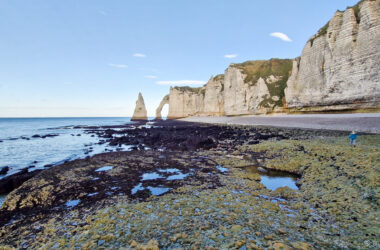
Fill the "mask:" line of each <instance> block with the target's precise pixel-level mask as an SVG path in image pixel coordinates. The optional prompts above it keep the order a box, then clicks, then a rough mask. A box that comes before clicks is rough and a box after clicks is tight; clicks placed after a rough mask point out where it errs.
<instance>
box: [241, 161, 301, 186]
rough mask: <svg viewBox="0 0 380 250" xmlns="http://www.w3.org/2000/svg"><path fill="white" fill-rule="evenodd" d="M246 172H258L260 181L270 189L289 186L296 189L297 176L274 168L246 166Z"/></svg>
mask: <svg viewBox="0 0 380 250" xmlns="http://www.w3.org/2000/svg"><path fill="white" fill-rule="evenodd" d="M247 170H248V172H250V173H256V174H259V175H260V177H261V181H260V182H261V183H262V184H263V185H264V186H265V187H266V188H267V189H271V190H276V189H277V188H280V187H289V188H291V189H294V190H298V187H297V185H296V182H297V178H298V176H296V175H293V174H290V173H287V172H283V171H276V170H267V171H265V172H264V171H261V170H259V169H258V168H257V167H255V166H252V167H248V168H247Z"/></svg>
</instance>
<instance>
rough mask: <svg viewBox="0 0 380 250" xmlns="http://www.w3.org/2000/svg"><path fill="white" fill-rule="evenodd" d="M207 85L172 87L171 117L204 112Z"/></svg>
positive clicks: (170, 97)
mask: <svg viewBox="0 0 380 250" xmlns="http://www.w3.org/2000/svg"><path fill="white" fill-rule="evenodd" d="M204 97H205V87H202V88H190V87H172V88H170V93H169V113H168V118H169V119H178V118H183V117H188V116H193V115H198V114H200V113H202V111H203V107H204V99H205V98H204Z"/></svg>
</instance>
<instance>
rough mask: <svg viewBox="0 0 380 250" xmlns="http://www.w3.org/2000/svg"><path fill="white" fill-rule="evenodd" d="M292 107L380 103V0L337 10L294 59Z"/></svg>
mask: <svg viewBox="0 0 380 250" xmlns="http://www.w3.org/2000/svg"><path fill="white" fill-rule="evenodd" d="M285 94H286V103H287V108H288V110H299V111H326V110H344V109H365V108H371V107H372V108H379V107H380V0H365V1H361V2H359V3H358V4H357V5H356V6H354V7H352V8H347V9H346V10H345V11H344V12H339V11H337V12H336V13H335V15H334V17H333V18H332V19H331V20H330V22H329V23H328V24H326V26H325V27H323V28H322V29H320V30H319V32H318V33H317V34H316V35H314V36H313V37H312V38H311V39H310V40H309V41H308V43H307V44H306V46H305V48H304V49H303V51H302V56H301V58H300V60H295V61H294V62H293V71H292V75H291V77H290V78H289V81H288V82H287V88H286V90H285Z"/></svg>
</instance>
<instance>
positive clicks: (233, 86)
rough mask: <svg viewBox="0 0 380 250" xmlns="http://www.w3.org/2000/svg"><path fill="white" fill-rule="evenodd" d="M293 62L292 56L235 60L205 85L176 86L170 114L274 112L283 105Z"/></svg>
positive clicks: (173, 115)
mask: <svg viewBox="0 0 380 250" xmlns="http://www.w3.org/2000/svg"><path fill="white" fill-rule="evenodd" d="M291 66H292V61H291V60H281V59H271V60H269V61H248V62H245V63H241V64H232V65H231V66H230V67H228V68H227V69H226V71H225V74H224V75H218V76H216V77H211V78H210V80H209V81H208V82H207V84H205V85H204V86H203V87H201V88H190V87H173V88H171V89H170V94H169V114H168V118H172V119H173V118H182V117H187V116H193V115H198V116H202V115H204V116H222V115H243V114H262V113H267V112H272V111H274V110H276V108H278V107H282V106H283V102H282V100H283V97H284V88H285V84H286V81H287V79H288V77H289V75H290V71H291ZM165 98H166V97H164V99H163V101H162V102H164V100H165ZM281 110H282V108H281Z"/></svg>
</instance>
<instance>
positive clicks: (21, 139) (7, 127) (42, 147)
mask: <svg viewBox="0 0 380 250" xmlns="http://www.w3.org/2000/svg"><path fill="white" fill-rule="evenodd" d="M130 123H132V122H131V118H130V117H91V118H0V169H1V168H2V167H5V166H8V167H9V168H10V170H9V171H8V173H7V175H0V179H2V178H4V177H6V176H8V175H11V174H14V173H17V172H18V171H20V170H21V169H23V168H26V167H28V169H29V171H33V170H36V169H43V168H44V166H46V165H58V164H60V163H63V162H65V161H69V160H74V159H78V158H84V157H86V156H91V155H94V154H98V153H102V152H106V150H107V151H108V152H109V151H115V150H116V149H115V148H112V147H110V146H108V145H106V144H101V145H100V144H97V143H98V142H99V137H97V136H91V134H86V133H84V130H85V129H84V128H75V126H106V125H124V124H130ZM52 134H53V135H56V136H52V137H46V138H42V137H38V136H35V135H40V136H44V135H52ZM33 136H34V137H33ZM89 147H91V152H90V153H89V152H88V151H89V150H88V148H89ZM119 150H120V149H119Z"/></svg>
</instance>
